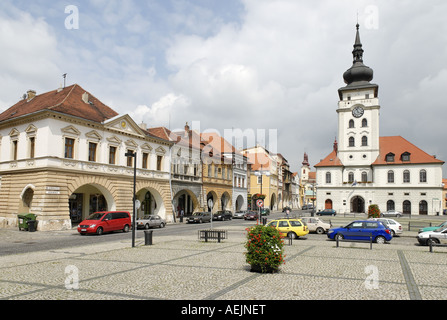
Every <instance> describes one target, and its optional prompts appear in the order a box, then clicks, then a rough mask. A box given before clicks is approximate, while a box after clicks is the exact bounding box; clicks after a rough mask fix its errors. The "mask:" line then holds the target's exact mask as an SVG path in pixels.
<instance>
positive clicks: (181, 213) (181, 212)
mask: <svg viewBox="0 0 447 320" xmlns="http://www.w3.org/2000/svg"><path fill="white" fill-rule="evenodd" d="M184 215H185V211H183V209H182V210H180V222H183V216H184Z"/></svg>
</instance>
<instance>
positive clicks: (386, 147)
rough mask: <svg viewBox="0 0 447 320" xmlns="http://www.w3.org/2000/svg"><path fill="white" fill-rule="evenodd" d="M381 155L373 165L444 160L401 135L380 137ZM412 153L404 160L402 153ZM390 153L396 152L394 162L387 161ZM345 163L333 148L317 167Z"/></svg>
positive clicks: (441, 162)
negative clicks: (408, 158)
mask: <svg viewBox="0 0 447 320" xmlns="http://www.w3.org/2000/svg"><path fill="white" fill-rule="evenodd" d="M379 145H380V149H379V156H378V157H377V159H376V161H374V162H373V163H372V165H396V164H404V165H408V164H421V163H439V164H443V163H444V161H442V160H439V159H436V158H435V157H434V156H432V155H429V154H428V153H426V152H424V151H422V150H421V149H419V148H418V147H416V146H415V145H414V144H412V143H411V142H409V141H407V140H406V139H404V138H402V137H401V136H392V137H380V138H379ZM405 152H408V153H410V161H402V154H403V153H405ZM389 153H393V154H394V162H386V156H387V154H389ZM340 166H343V163H342V162H341V161H340V159H339V158H338V156H337V152H336V151H335V150H333V151H332V152H331V153H330V154H329V155H328V156H327V157H326V158H324V159H323V160H321V161H320V162H319V163H318V164H316V165H315V167H340Z"/></svg>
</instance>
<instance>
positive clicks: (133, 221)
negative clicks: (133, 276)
mask: <svg viewBox="0 0 447 320" xmlns="http://www.w3.org/2000/svg"><path fill="white" fill-rule="evenodd" d="M125 156H126V157H132V158H134V164H133V199H132V202H133V217H132V248H133V247H135V229H136V228H135V224H136V222H135V220H136V212H135V200H136V198H137V197H136V194H135V188H136V184H137V153H136V152H132V151H131V150H129V151H128V152H127V153H126V154H125Z"/></svg>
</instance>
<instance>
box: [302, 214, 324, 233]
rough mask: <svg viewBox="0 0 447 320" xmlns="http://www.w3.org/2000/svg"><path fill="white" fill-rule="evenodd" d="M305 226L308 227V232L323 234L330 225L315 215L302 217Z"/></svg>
mask: <svg viewBox="0 0 447 320" xmlns="http://www.w3.org/2000/svg"><path fill="white" fill-rule="evenodd" d="M300 219H301V220H303V221H304V222H305V223H306V224H307V226H308V227H309V232H316V233H318V234H323V233H325V232H328V230H329V229H330V228H331V227H332V225H331V224H330V223H327V222H324V221H323V220H321V219H320V218H316V217H302V218H300Z"/></svg>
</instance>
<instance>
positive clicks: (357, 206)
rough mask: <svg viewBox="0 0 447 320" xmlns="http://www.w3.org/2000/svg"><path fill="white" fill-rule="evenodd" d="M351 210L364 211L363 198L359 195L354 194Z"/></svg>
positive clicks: (355, 211) (354, 211)
mask: <svg viewBox="0 0 447 320" xmlns="http://www.w3.org/2000/svg"><path fill="white" fill-rule="evenodd" d="M351 212H353V213H365V200H364V199H363V198H362V197H360V196H355V197H353V198H352V200H351Z"/></svg>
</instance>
